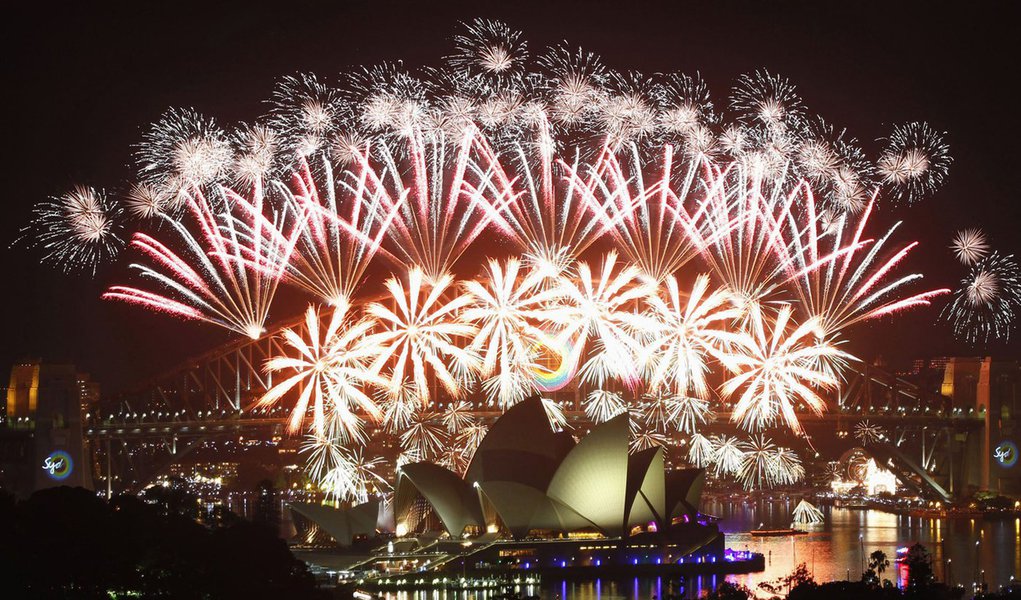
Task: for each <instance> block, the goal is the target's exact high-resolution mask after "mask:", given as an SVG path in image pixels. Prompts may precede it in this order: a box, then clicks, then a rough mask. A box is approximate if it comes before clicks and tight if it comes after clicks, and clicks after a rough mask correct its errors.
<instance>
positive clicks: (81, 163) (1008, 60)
mask: <svg viewBox="0 0 1021 600" xmlns="http://www.w3.org/2000/svg"><path fill="white" fill-rule="evenodd" d="M25 4H28V3H25ZM88 4H91V3H75V4H69V5H68V6H66V7H60V6H58V5H56V4H54V3H41V2H39V3H31V8H23V7H19V8H18V9H15V10H14V11H13V12H12V11H11V10H10V9H8V10H5V17H4V24H3V26H2V27H3V28H4V34H3V36H2V39H3V41H2V43H3V44H4V46H5V48H4V53H3V56H4V61H3V62H4V67H3V68H4V70H5V71H6V73H5V77H4V84H5V85H4V87H5V94H4V96H5V97H6V99H7V101H8V102H9V104H8V109H7V110H6V111H5V113H4V114H5V115H6V121H7V122H6V123H5V125H4V128H3V134H4V140H3V141H4V146H5V147H6V150H7V158H6V161H5V163H6V164H7V165H8V166H7V167H6V168H5V176H4V180H3V188H2V189H3V203H4V206H5V209H6V213H5V218H3V219H0V241H2V242H3V243H2V245H0V261H2V267H3V272H4V273H5V274H6V278H5V282H6V285H5V286H4V290H3V294H2V298H3V300H2V302H3V309H4V310H3V315H4V317H3V318H4V324H5V327H4V333H5V335H4V336H3V338H2V346H0V348H2V349H0V372H2V373H6V372H7V370H6V367H7V365H9V364H10V363H11V362H13V361H15V360H17V359H18V358H21V357H26V356H37V357H38V356H41V357H43V358H44V359H46V360H51V361H69V362H74V363H77V364H78V365H79V366H81V367H82V368H84V369H86V370H90V371H91V372H92V373H93V374H94V376H96V377H97V378H98V379H99V380H100V381H101V382H103V383H104V384H105V387H106V388H107V389H112V390H116V389H120V388H123V387H126V386H128V387H130V386H131V384H132V383H133V382H137V381H139V380H141V379H143V378H144V377H145V376H147V375H151V374H153V373H156V372H160V371H162V370H165V369H167V368H169V367H171V366H172V365H174V364H175V363H176V362H177V361H179V360H181V359H182V358H184V357H186V356H188V355H191V354H198V353H200V352H202V351H204V350H206V349H209V348H211V347H213V346H214V345H215V344H217V343H218V342H219V341H221V340H223V339H225V336H223V335H222V334H220V333H219V332H217V331H214V330H212V329H211V328H210V327H208V326H203V325H196V324H188V323H180V322H177V321H173V320H170V319H168V318H165V317H160V316H156V315H150V314H144V313H142V311H140V310H138V309H135V308H132V307H128V306H124V305H119V304H112V303H105V302H100V301H99V300H98V296H99V293H100V291H101V290H102V288H103V287H105V286H106V285H109V284H110V283H113V282H114V281H116V280H120V281H123V280H124V278H125V272H124V269H123V267H116V268H108V269H106V270H103V271H101V273H100V275H99V276H98V277H96V278H95V279H90V278H88V277H83V276H77V277H74V276H64V275H62V274H60V273H57V272H54V271H53V270H51V269H49V268H47V267H45V266H39V264H38V255H36V254H34V253H33V252H31V251H28V250H25V249H23V248H13V249H8V248H7V245H8V244H9V243H10V241H12V240H13V239H14V238H15V237H16V236H17V232H18V229H19V228H20V227H21V226H23V225H24V224H25V223H26V222H27V221H28V219H29V211H30V209H31V206H32V204H33V203H34V202H35V201H36V200H38V199H41V198H44V197H46V196H48V195H53V194H59V193H61V192H63V191H65V190H67V189H68V188H69V187H70V186H71V185H72V184H74V183H86V184H92V185H96V186H102V187H108V188H123V187H124V184H125V183H126V182H127V181H129V180H130V178H131V174H132V169H131V167H130V163H131V160H132V156H131V153H132V144H134V143H135V142H137V141H138V140H139V137H140V134H141V132H142V130H143V129H144V128H145V127H146V126H147V125H148V124H149V123H150V122H152V121H154V120H155V119H156V118H157V117H158V116H159V115H160V113H161V112H162V111H163V110H164V109H165V108H167V107H170V106H179V107H189V106H190V107H195V108H196V109H198V110H199V111H200V112H203V113H205V114H207V115H210V116H214V117H216V118H217V120H218V121H220V122H224V123H230V122H233V121H238V120H251V119H253V118H254V117H256V116H257V115H259V114H261V113H262V112H263V109H264V107H263V105H262V104H261V101H262V99H263V98H266V97H267V96H268V95H269V93H270V90H271V88H272V85H273V82H274V80H275V79H276V78H277V77H279V76H281V75H284V74H289V73H294V72H297V71H309V70H310V71H315V72H316V73H318V74H319V75H321V76H325V77H330V76H333V75H335V74H336V73H338V72H340V71H341V70H342V69H344V68H345V67H348V66H351V65H358V64H367V63H374V62H378V61H381V60H396V59H403V60H404V61H405V62H406V63H407V64H409V65H411V66H417V65H421V64H436V63H437V62H438V60H439V58H440V57H441V56H443V55H444V54H445V53H446V52H447V51H448V49H449V47H450V45H449V44H450V43H449V38H450V36H451V35H452V34H453V32H454V30H455V25H456V23H457V21H458V20H468V19H471V18H474V17H476V16H482V17H491V18H499V19H503V20H505V21H507V22H508V23H510V24H511V25H512V26H514V27H517V28H519V29H522V30H523V31H524V32H525V36H526V38H527V39H528V40H529V43H530V45H531V47H532V48H533V49H536V50H537V49H540V48H542V47H544V46H546V45H548V44H552V43H556V42H559V41H561V40H565V39H566V40H568V41H569V42H571V43H572V44H574V45H581V46H583V47H585V48H586V49H588V50H590V51H593V52H596V53H598V54H600V55H602V56H603V58H604V60H605V61H606V62H607V63H608V64H609V65H610V66H611V67H614V68H618V69H622V70H626V69H635V70H640V71H643V72H649V73H651V72H656V71H686V72H694V71H700V72H701V73H702V74H703V76H704V77H705V78H706V80H707V81H708V82H709V84H710V86H711V88H712V90H713V92H714V97H715V99H716V101H717V104H722V103H723V101H724V99H725V96H726V93H727V90H728V89H729V86H730V84H731V83H732V81H733V80H734V79H735V78H736V77H737V76H738V75H739V74H741V73H743V72H747V71H751V70H754V69H756V68H759V67H766V68H767V69H769V70H770V71H772V72H777V73H781V74H784V75H786V76H788V77H790V78H791V79H792V80H793V81H794V82H795V83H797V84H798V87H799V91H800V93H801V95H802V97H803V98H804V99H805V102H806V104H807V105H808V107H809V110H810V111H813V112H816V113H818V114H820V115H822V116H824V117H825V118H826V119H827V120H828V121H830V122H832V123H834V124H836V125H838V126H846V127H847V128H848V130H849V132H850V133H851V134H852V135H854V136H856V137H858V138H859V139H861V140H866V141H867V144H866V147H867V148H868V149H869V150H871V152H870V154H872V155H875V154H876V151H877V150H878V147H879V145H878V144H874V143H872V142H871V140H874V139H876V138H878V137H880V136H882V135H884V134H886V133H888V132H889V131H890V129H891V125H892V124H893V123H901V122H906V121H911V120H925V121H928V122H929V123H931V124H932V125H933V126H935V127H936V128H938V129H941V130H947V131H948V132H949V142H950V144H951V151H952V153H953V155H954V157H955V163H954V165H953V169H952V171H951V175H950V178H949V182H948V184H947V185H946V186H945V187H944V188H943V189H942V190H941V191H940V192H938V193H937V194H936V195H935V196H934V197H931V198H930V199H928V200H926V201H925V202H924V203H923V204H920V205H917V206H916V207H913V208H911V209H909V210H902V211H891V210H884V211H882V212H881V213H880V214H879V215H877V217H878V220H877V217H874V220H877V223H878V222H883V223H889V222H891V221H893V220H894V219H897V218H904V219H905V220H906V221H907V223H906V224H905V228H904V232H903V234H902V235H903V236H904V237H903V238H901V239H920V240H921V242H922V244H921V247H920V249H919V250H917V251H916V254H915V256H914V257H913V262H912V263H911V266H912V267H913V268H916V269H921V270H922V271H923V272H925V273H926V274H927V281H928V282H929V283H930V284H931V285H932V286H933V287H937V286H940V287H941V286H948V287H952V286H953V285H954V284H955V282H956V281H957V280H958V279H959V278H960V277H961V276H963V270H962V269H961V268H960V267H959V266H958V265H957V263H956V262H955V261H954V260H953V259H952V257H951V255H950V251H949V250H948V248H947V245H948V244H949V241H950V237H951V236H952V234H953V232H954V231H955V230H956V229H958V228H960V227H965V226H981V227H983V228H984V229H985V230H986V232H987V233H988V234H989V235H990V236H991V238H992V241H993V244H994V247H996V248H998V249H999V250H1001V251H1002V252H1005V253H1019V254H1021V241H1019V237H1021V236H1019V224H1021V208H1019V206H1021V194H1019V187H1018V185H1017V182H1018V181H1019V165H1021V150H1019V148H1021V145H1019V140H1021V125H1019V123H1021V120H1019V118H1018V108H1017V95H1016V92H1015V90H1014V88H1015V86H1016V85H1017V84H1016V80H1017V76H1018V74H1019V68H1018V63H1017V61H1018V59H1019V58H1021V41H1019V40H1021V26H1019V25H1018V23H1019V21H1018V17H1019V16H1021V14H1019V10H1018V8H1017V4H1016V3H1013V2H979V3H959V4H956V8H955V9H951V8H950V7H948V6H943V4H944V3H934V2H898V1H889V0H887V1H885V2H846V3H842V4H836V3H825V4H826V5H825V6H822V5H823V4H824V3H818V4H819V6H815V5H814V4H815V3H800V2H798V3H795V2H779V1H770V2H758V3H754V4H752V3H735V2H714V3H707V2H699V3H691V2H669V3H662V4H644V3H642V2H637V1H619V2H589V3H585V4H561V3H555V2H552V1H549V2H542V3H537V4H534V5H525V4H524V3H519V2H506V3H487V2H475V3H472V4H455V3H444V2H415V3H410V2H409V3H406V4H399V3H390V2H331V3H322V5H313V4H306V3H303V2H296V1H290V0H289V1H286V2H276V3H275V4H273V5H271V6H270V7H268V8H253V7H252V6H248V5H247V4H239V5H235V6H233V7H228V6H214V5H216V4H219V3H213V2H209V3H205V4H187V3H181V2H174V3H159V4H160V6H159V7H156V6H155V5H156V4H157V3H145V2H136V3H132V4H126V5H123V6H120V5H107V6H106V7H105V8H99V9H94V8H91V7H89V6H87V5H88ZM150 4H152V5H153V6H149V5H150ZM253 4H254V3H253ZM709 4H712V6H707V5H709ZM937 4H939V5H940V6H936V5H937ZM945 4H947V5H949V4H950V3H945ZM327 6H329V8H327ZM508 6H513V7H514V8H507V7H508ZM297 310H298V306H297V305H296V304H295V305H293V306H283V307H277V310H276V311H275V312H274V314H273V316H272V317H271V320H273V319H279V318H283V317H286V316H288V314H289V313H292V314H293V313H296V312H297ZM937 314H938V308H934V309H928V310H922V311H918V312H916V313H915V314H913V315H911V316H908V317H903V318H899V319H897V320H894V321H890V320H885V321H881V322H878V323H875V324H870V325H867V326H865V327H863V328H859V329H858V330H856V331H855V332H853V333H852V337H854V338H856V341H855V345H854V348H853V349H854V350H856V351H857V352H858V354H859V355H860V356H863V357H866V358H873V357H874V356H876V355H877V354H881V355H883V356H885V357H887V358H889V359H891V360H905V359H909V358H914V357H916V356H919V357H921V356H932V355H940V354H952V353H956V354H977V353H980V352H982V353H990V352H991V353H993V354H994V355H997V356H1006V355H1011V356H1017V355H1018V354H1021V342H1018V340H1021V334H1019V335H1018V337H1017V338H1015V342H1014V343H1012V344H1007V343H1003V342H1000V343H997V344H995V345H991V346H989V347H986V348H980V349H974V348H969V347H967V346H965V345H963V344H959V343H956V342H954V341H953V340H952V339H951V337H950V336H949V335H948V331H947V327H946V325H945V324H938V325H933V322H934V320H935V318H936V316H937Z"/></svg>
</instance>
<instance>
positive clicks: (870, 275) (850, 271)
mask: <svg viewBox="0 0 1021 600" xmlns="http://www.w3.org/2000/svg"><path fill="white" fill-rule="evenodd" d="M874 206H875V203H874V201H873V202H870V203H869V204H868V206H867V208H865V210H864V211H863V212H862V213H861V214H860V215H859V216H857V217H854V216H851V215H847V214H845V215H842V216H840V217H839V218H838V219H837V220H836V222H834V223H829V224H827V223H825V222H824V221H823V220H822V219H820V218H818V216H817V214H816V212H815V203H814V202H813V201H812V200H811V198H809V199H808V202H806V207H807V219H808V224H807V225H806V226H805V227H804V228H799V227H798V226H797V225H794V224H793V222H792V226H791V227H790V228H788V229H787V231H791V232H792V233H791V236H790V237H791V239H790V240H789V241H788V242H786V244H785V245H786V246H787V247H788V248H789V250H788V251H787V252H786V253H784V254H783V260H782V261H781V268H782V269H784V270H785V271H786V272H787V273H788V274H789V276H788V279H787V281H786V283H787V284H789V285H790V287H791V288H793V291H794V292H795V293H796V294H797V296H798V298H799V300H800V305H801V307H802V308H803V309H804V310H805V311H806V312H807V314H809V315H814V316H816V317H818V318H819V320H820V322H821V324H822V327H823V330H824V332H825V333H824V336H823V337H824V338H825V339H827V340H829V341H831V342H832V341H834V340H835V338H837V337H838V336H839V334H840V332H841V331H842V330H844V329H846V328H847V327H850V326H852V325H854V324H856V323H859V322H862V321H867V320H869V319H875V318H878V317H882V316H884V315H889V314H892V313H895V312H899V311H902V310H906V309H908V308H912V307H917V306H928V305H929V304H930V302H931V300H932V299H933V298H935V297H937V296H940V295H942V294H946V293H948V292H949V291H950V290H948V289H937V290H930V291H924V292H920V293H917V294H914V295H910V296H902V295H901V292H902V290H903V289H904V288H905V287H908V286H909V285H910V284H912V283H914V282H916V281H918V280H920V279H921V278H922V275H920V274H917V273H913V274H908V275H902V276H900V277H892V276H891V274H892V273H893V272H894V271H895V269H896V268H897V266H898V265H899V264H900V263H901V262H902V261H903V260H904V258H905V257H906V256H907V255H908V254H909V253H910V252H911V250H913V249H914V248H915V247H916V246H918V242H912V243H910V244H907V245H904V246H901V247H900V248H899V249H897V250H896V251H888V248H887V242H889V240H890V238H891V237H892V236H893V234H894V232H895V231H896V230H897V228H898V227H899V226H900V222H898V223H896V224H894V226H893V227H891V228H890V229H889V230H888V231H887V232H886V233H885V234H884V235H883V236H882V237H880V238H878V239H875V240H873V239H867V238H865V231H866V229H867V227H868V222H869V218H870V217H871V215H872V212H873V208H874ZM792 219H793V217H792ZM854 219H857V222H855V221H854ZM824 227H825V229H821V228H824ZM820 229H821V230H820ZM845 235H847V236H848V237H849V239H847V240H846V243H845ZM785 237H786V236H785ZM891 252H892V253H891ZM883 256H888V258H886V259H885V260H883V259H882V258H881V257H883Z"/></svg>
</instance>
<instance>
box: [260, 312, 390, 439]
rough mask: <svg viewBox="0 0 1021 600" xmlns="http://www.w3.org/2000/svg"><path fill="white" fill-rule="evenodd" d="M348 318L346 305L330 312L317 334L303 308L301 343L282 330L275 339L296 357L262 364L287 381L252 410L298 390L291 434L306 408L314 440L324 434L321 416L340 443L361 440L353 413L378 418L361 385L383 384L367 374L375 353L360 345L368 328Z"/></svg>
mask: <svg viewBox="0 0 1021 600" xmlns="http://www.w3.org/2000/svg"><path fill="white" fill-rule="evenodd" d="M349 313H350V310H349V307H348V305H346V304H345V305H341V306H337V307H334V309H333V312H332V314H331V315H330V320H329V323H328V324H327V326H326V329H325V331H322V333H320V322H321V321H320V316H319V312H318V311H317V310H316V309H315V308H314V307H311V306H310V307H308V310H306V311H305V323H304V326H305V330H306V332H307V339H306V337H302V336H301V335H299V333H298V332H296V331H295V330H294V329H284V330H283V332H282V333H281V336H282V337H283V338H284V342H285V343H286V344H287V345H288V346H289V347H290V348H291V349H292V350H294V351H295V352H296V353H297V356H286V355H284V356H275V357H273V358H271V359H270V360H269V361H268V362H267V363H266V370H267V371H268V372H271V373H273V372H285V373H287V372H293V375H290V376H289V377H288V378H286V379H284V380H283V381H281V382H279V383H277V384H276V385H275V386H273V387H272V388H271V389H270V390H269V391H267V392H266V393H265V394H264V395H263V396H262V398H260V399H259V403H258V406H260V407H266V406H273V405H274V404H276V403H277V402H278V401H279V400H280V399H281V398H282V397H283V396H284V395H285V394H287V393H288V392H290V391H291V390H293V389H295V388H300V389H301V392H300V394H299V396H298V399H297V401H296V402H295V404H294V409H293V410H292V411H291V420H290V424H289V425H288V429H289V430H290V431H292V432H294V431H298V430H299V429H300V428H301V425H302V423H303V421H304V419H305V417H306V413H307V412H308V411H309V405H310V404H311V412H312V427H311V430H312V432H313V433H314V434H315V435H316V436H323V435H324V434H325V431H326V421H327V414H329V415H330V416H332V417H333V418H334V419H336V422H337V423H338V424H340V427H339V428H338V430H337V432H336V433H335V434H334V436H333V437H339V438H341V439H345V440H347V439H353V440H361V439H362V433H361V419H360V418H359V417H358V416H357V415H356V414H355V412H354V409H356V408H357V409H359V410H361V411H362V412H364V413H366V414H368V415H369V416H371V417H372V418H374V419H377V420H378V419H379V418H380V417H381V416H382V412H381V411H380V410H379V408H378V407H377V406H376V404H375V402H373V401H372V399H371V398H370V397H369V396H368V395H367V394H366V393H365V391H364V390H365V387H366V386H367V385H378V386H381V385H384V384H385V382H384V381H383V379H382V378H381V377H379V375H377V374H376V372H375V371H374V370H372V369H371V368H370V365H371V364H372V363H373V361H374V360H375V358H376V355H377V351H378V349H377V348H376V346H375V345H373V344H371V343H368V342H367V341H366V334H367V332H368V331H369V330H370V329H371V328H372V327H373V322H372V321H370V320H361V321H354V320H353V319H352V318H351V315H350V314H349ZM327 411H329V412H328V413H327Z"/></svg>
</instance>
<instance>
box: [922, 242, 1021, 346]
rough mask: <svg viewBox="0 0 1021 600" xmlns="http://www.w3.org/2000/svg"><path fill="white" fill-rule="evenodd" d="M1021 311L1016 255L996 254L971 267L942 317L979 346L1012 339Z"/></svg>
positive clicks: (1020, 287)
mask: <svg viewBox="0 0 1021 600" xmlns="http://www.w3.org/2000/svg"><path fill="white" fill-rule="evenodd" d="M1019 312H1021V270H1019V269H1018V264H1017V261H1016V260H1014V256H1013V255H1007V256H1003V255H1001V254H999V253H996V252H994V253H992V254H990V255H989V256H988V257H986V258H984V259H981V260H980V261H978V262H977V263H976V264H975V265H974V266H972V267H971V271H970V272H969V273H968V276H967V277H965V278H964V279H962V280H961V286H960V287H959V288H958V289H957V290H956V291H955V292H954V295H953V300H951V302H950V303H949V304H948V305H947V306H946V307H945V308H944V309H943V312H942V313H941V316H942V317H943V318H944V319H946V320H947V321H949V322H950V324H951V326H952V327H953V330H954V334H955V335H956V336H958V337H959V338H961V339H964V340H966V341H968V342H970V343H972V344H979V343H985V342H988V341H989V340H990V339H1003V340H1006V339H1007V338H1009V337H1010V330H1011V328H1012V327H1013V324H1014V320H1015V318H1016V317H1017V314H1018V313H1019Z"/></svg>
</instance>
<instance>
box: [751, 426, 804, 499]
mask: <svg viewBox="0 0 1021 600" xmlns="http://www.w3.org/2000/svg"><path fill="white" fill-rule="evenodd" d="M738 477H739V479H740V480H741V483H742V485H744V488H745V489H747V490H754V489H763V488H769V487H774V486H777V485H791V484H793V483H796V482H798V481H800V480H801V479H804V477H805V469H804V467H802V466H801V459H800V458H798V455H797V454H795V453H794V452H792V451H791V450H789V449H787V448H778V447H777V446H776V445H775V444H774V443H773V441H772V440H771V439H769V438H767V437H765V436H762V435H756V436H752V438H751V439H750V440H749V441H748V443H747V444H745V453H744V458H743V459H742V461H741V469H740V473H739V475H738Z"/></svg>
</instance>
